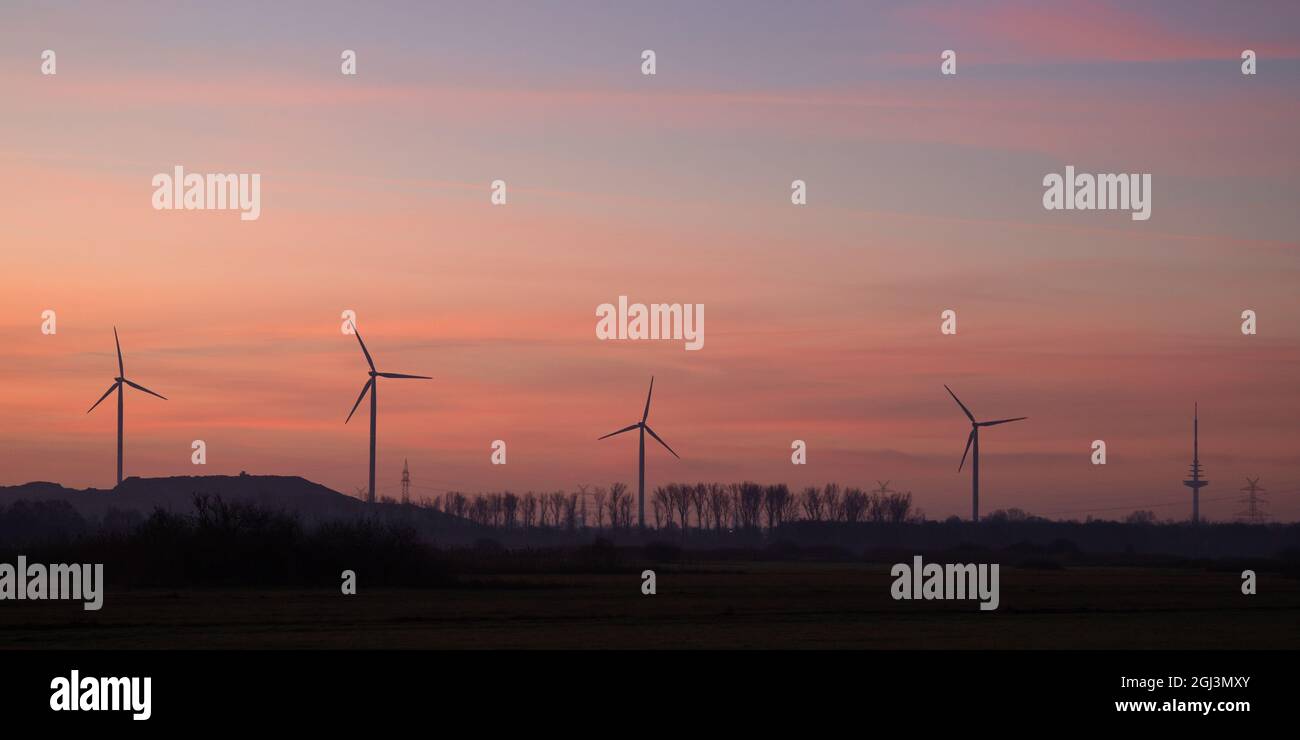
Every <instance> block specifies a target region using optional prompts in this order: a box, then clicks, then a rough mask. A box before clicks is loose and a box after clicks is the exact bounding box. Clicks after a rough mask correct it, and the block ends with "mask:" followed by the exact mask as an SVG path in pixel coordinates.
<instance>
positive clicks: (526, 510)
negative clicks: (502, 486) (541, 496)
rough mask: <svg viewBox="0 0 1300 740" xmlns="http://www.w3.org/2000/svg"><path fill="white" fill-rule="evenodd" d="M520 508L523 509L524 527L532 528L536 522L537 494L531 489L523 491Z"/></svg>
mask: <svg viewBox="0 0 1300 740" xmlns="http://www.w3.org/2000/svg"><path fill="white" fill-rule="evenodd" d="M520 508H522V509H523V515H524V516H523V519H524V528H525V529H532V528H533V525H534V524H536V523H537V494H535V493H533V492H532V491H529V492H528V493H525V494H524V500H523V505H522V506H521V507H520Z"/></svg>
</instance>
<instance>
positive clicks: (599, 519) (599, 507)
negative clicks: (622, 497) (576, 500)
mask: <svg viewBox="0 0 1300 740" xmlns="http://www.w3.org/2000/svg"><path fill="white" fill-rule="evenodd" d="M608 497H609V494H608V493H606V492H605V489H604V488H601V487H600V486H596V490H595V491H593V492H592V494H591V500H592V503H593V504H595V507H596V530H597V531H599V530H602V529H604V528H605V499H606V498H608Z"/></svg>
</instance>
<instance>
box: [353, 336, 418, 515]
mask: <svg viewBox="0 0 1300 740" xmlns="http://www.w3.org/2000/svg"><path fill="white" fill-rule="evenodd" d="M352 333H353V334H355V335H356V337H357V343H358V344H360V345H361V352H362V354H364V355H365V356H366V364H367V365H369V366H370V379H369V380H367V381H366V384H365V385H363V386H361V395H359V396H357V402H356V403H354V404H352V410H351V411H349V412H348V418H347V419H345V420H344V421H343V423H344V424H347V423H348V422H349V421H352V415H353V414H355V413H356V412H357V407H358V406H360V405H361V402H362V401H363V400H364V399H365V397H366V393H367V392H368V393H370V492H369V493H368V494H367V495H366V501H367V502H368V503H372V504H373V503H374V502H375V418H376V417H377V416H378V414H379V401H378V400H377V398H376V397H377V396H378V395H379V379H380V378H412V379H418V380H433V378H431V377H429V376H427V375H405V374H403V373H381V372H379V371H378V370H376V369H375V361H374V359H373V358H371V357H370V350H368V349H366V343H365V342H363V341H361V332H359V331H357V325H356V324H355V323H353V324H352Z"/></svg>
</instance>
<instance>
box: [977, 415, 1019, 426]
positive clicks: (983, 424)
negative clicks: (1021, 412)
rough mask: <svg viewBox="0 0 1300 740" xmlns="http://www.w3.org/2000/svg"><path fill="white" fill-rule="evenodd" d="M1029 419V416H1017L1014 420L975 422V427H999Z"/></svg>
mask: <svg viewBox="0 0 1300 740" xmlns="http://www.w3.org/2000/svg"><path fill="white" fill-rule="evenodd" d="M1028 418H1029V417H1028V416H1017V417H1016V418H1014V419H998V420H997V421H978V422H975V426H977V427H991V426H997V425H998V424H1006V423H1007V422H1009V421H1022V420H1024V419H1028Z"/></svg>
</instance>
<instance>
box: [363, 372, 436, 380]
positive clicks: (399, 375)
mask: <svg viewBox="0 0 1300 740" xmlns="http://www.w3.org/2000/svg"><path fill="white" fill-rule="evenodd" d="M375 375H378V376H379V377H381V378H419V379H420V380H433V378H431V377H429V376H428V375H403V374H402V373H375Z"/></svg>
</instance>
